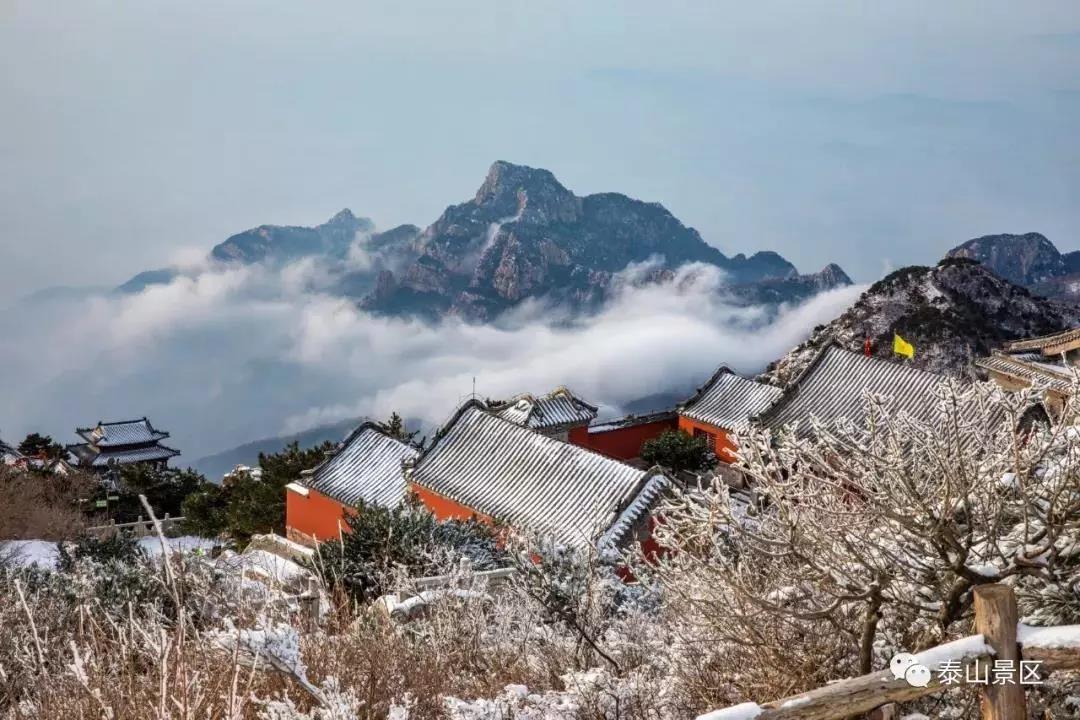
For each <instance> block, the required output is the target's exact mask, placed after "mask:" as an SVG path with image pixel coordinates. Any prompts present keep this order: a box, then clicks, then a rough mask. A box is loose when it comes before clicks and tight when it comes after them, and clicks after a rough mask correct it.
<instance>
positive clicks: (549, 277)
mask: <svg viewBox="0 0 1080 720" xmlns="http://www.w3.org/2000/svg"><path fill="white" fill-rule="evenodd" d="M414 247H415V249H416V252H417V257H416V259H415V260H414V261H413V262H412V263H410V264H409V265H408V266H407V267H405V268H404V269H403V270H402V271H400V272H396V273H395V272H386V273H383V275H382V276H381V277H380V278H379V280H378V284H377V287H376V289H375V291H374V292H373V293H372V294H371V295H370V296H369V297H368V298H367V299H366V300H365V305H366V306H367V307H368V308H370V309H372V310H375V311H380V312H388V313H399V312H403V311H404V312H410V313H417V312H419V313H421V314H428V315H435V316H437V315H442V314H446V313H451V314H457V315H461V316H464V317H467V318H470V319H480V320H483V319H488V318H490V317H492V316H494V315H496V314H498V313H499V312H500V311H502V310H504V309H506V308H508V307H511V306H513V305H514V304H516V303H518V302H520V301H521V300H523V299H525V298H529V297H539V296H553V297H556V298H558V299H562V300H568V301H572V302H576V303H579V304H582V303H585V304H587V303H591V302H595V301H596V300H597V299H598V298H602V297H603V296H604V294H605V292H606V290H607V289H608V288H609V287H610V284H611V282H612V279H613V276H614V275H615V274H616V273H618V272H619V271H621V270H623V269H625V268H626V267H627V266H628V265H630V264H632V263H641V262H645V261H648V260H650V259H654V258H659V259H660V262H661V265H662V267H664V268H668V269H670V268H675V267H678V266H680V265H683V264H685V263H690V262H701V263H708V264H711V265H715V266H717V267H719V268H721V269H723V270H724V271H725V272H726V273H727V275H728V277H729V278H730V280H731V283H732V285H733V286H735V287H740V286H753V285H756V284H759V283H768V284H770V286H771V288H772V291H771V293H766V294H771V296H772V297H773V298H778V299H786V300H794V299H802V298H804V297H807V296H808V295H810V294H813V293H814V292H817V291H818V290H819V289H827V287H835V286H836V284H845V283H850V280H848V279H847V276H846V275H844V273H843V271H840V272H839V273H838V274H837V273H832V272H826V273H824V274H819V275H817V276H813V277H809V278H804V276H800V275H799V274H798V271H797V270H796V269H795V267H794V266H793V265H792V264H791V263H790V262H788V261H787V260H785V259H784V258H783V257H781V256H780V255H778V254H776V253H774V252H758V253H755V254H753V255H751V256H750V257H746V256H745V255H743V254H738V255H735V256H732V257H728V256H727V255H725V254H724V253H722V252H721V251H720V250H718V249H716V248H715V247H713V246H711V245H709V244H708V243H706V242H705V241H704V240H703V239H702V238H701V236H700V235H699V234H698V232H697V231H696V230H694V229H693V228H688V227H686V226H685V225H683V224H682V223H681V222H679V220H678V219H676V218H675V217H674V216H673V215H672V214H671V213H670V212H668V211H667V210H666V209H665V208H664V207H663V206H662V205H659V204H658V203H647V202H642V201H640V200H634V199H632V198H629V197H627V196H625V195H620V194H618V193H600V194H596V195H588V196H585V197H578V196H576V195H574V194H573V193H572V192H571V191H570V190H568V189H566V188H565V187H564V186H563V185H562V184H561V183H559V181H558V180H557V179H556V178H555V176H554V175H552V174H551V173H550V172H549V171H547V170H540V169H534V168H530V167H525V166H522V165H513V164H511V163H507V162H501V161H500V162H496V163H494V164H493V165H492V166H491V169H490V170H489V171H488V174H487V177H486V178H485V180H484V182H483V184H482V185H481V186H480V189H479V190H477V192H476V195H475V196H474V197H473V198H472V199H471V200H468V201H466V202H463V203H460V204H458V205H452V206H450V207H448V208H447V209H446V211H445V212H443V214H442V216H441V217H440V218H439V219H438V220H436V221H435V222H434V223H432V224H431V225H430V226H428V227H427V228H426V229H425V230H424V231H423V232H422V233H421V234H420V235H419V236H418V237H417V238H416V240H415V242H414ZM838 269H839V268H837V270H838ZM788 281H794V282H788ZM747 294H748V295H754V293H753V292H752V291H748V293H747Z"/></svg>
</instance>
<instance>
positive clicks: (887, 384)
mask: <svg viewBox="0 0 1080 720" xmlns="http://www.w3.org/2000/svg"><path fill="white" fill-rule="evenodd" d="M944 381H945V378H944V377H942V376H940V375H936V374H934V373H930V372H926V371H925V370H919V369H917V368H913V367H911V366H910V365H905V364H902V363H897V362H889V361H887V360H878V359H876V358H870V357H866V356H865V355H862V354H861V353H853V352H848V351H847V350H844V349H843V348H841V347H839V346H838V345H836V344H835V343H829V344H828V345H826V346H825V347H824V348H823V349H822V350H821V352H819V353H818V355H817V357H816V358H814V361H813V362H811V363H810V365H809V366H808V367H807V368H806V369H805V370H803V372H802V373H801V374H800V375H799V376H798V377H797V378H795V380H793V381H792V382H791V384H790V385H788V387H787V388H786V389H785V390H784V392H783V394H782V395H781V397H780V399H779V400H777V401H776V403H774V404H773V405H772V407H770V408H769V409H768V410H766V411H765V412H764V413H762V414H761V416H759V418H758V421H759V422H760V423H761V424H762V425H764V426H766V427H769V428H774V429H775V428H780V427H783V426H785V425H789V424H792V423H795V422H798V423H799V427H800V434H806V433H808V432H809V431H810V428H809V420H810V418H811V417H816V418H817V419H818V420H820V421H821V422H823V423H832V422H834V421H836V420H839V419H840V418H847V419H848V420H850V421H852V422H853V423H855V424H856V425H859V424H861V423H862V422H863V420H864V419H865V412H866V408H865V402H864V398H863V394H864V393H865V392H872V393H875V394H880V395H886V396H889V397H891V398H892V401H893V408H894V409H895V410H896V411H898V412H899V411H905V412H907V413H908V414H910V415H912V416H913V417H915V418H926V419H929V418H930V417H931V416H932V414H933V413H934V410H935V408H936V407H937V402H936V398H935V396H934V390H935V389H936V388H937V387H938V386H939V385H940V384H941V383H942V382H944Z"/></svg>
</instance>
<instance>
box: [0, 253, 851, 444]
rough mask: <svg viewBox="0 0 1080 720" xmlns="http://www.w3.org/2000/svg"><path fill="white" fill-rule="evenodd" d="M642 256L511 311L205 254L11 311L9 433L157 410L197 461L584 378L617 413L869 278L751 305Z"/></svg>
mask: <svg viewBox="0 0 1080 720" xmlns="http://www.w3.org/2000/svg"><path fill="white" fill-rule="evenodd" d="M648 269H649V268H648V267H641V266H639V267H635V268H630V269H628V270H627V271H626V273H625V274H624V277H623V278H621V280H622V282H619V283H617V286H618V288H619V289H618V290H617V291H616V292H615V294H614V297H613V298H612V300H611V301H610V302H609V303H608V304H607V305H606V306H605V307H604V309H602V310H601V311H600V312H598V313H596V314H593V315H590V316H588V317H574V316H569V315H567V314H565V313H564V312H562V311H560V310H558V309H556V308H552V307H550V306H547V305H545V304H544V303H543V302H539V301H533V302H527V303H525V304H523V305H522V306H520V307H518V308H517V309H515V310H514V311H512V312H510V313H508V314H506V315H504V316H503V317H501V318H500V319H499V321H498V322H496V323H492V324H488V325H471V324H467V323H464V322H462V321H460V320H457V319H447V320H444V321H442V322H440V323H437V324H431V323H425V322H421V321H418V320H410V319H399V318H385V317H376V316H373V315H371V314H368V313H366V312H364V311H362V310H360V309H358V308H357V307H356V306H355V304H353V303H352V302H351V301H349V300H347V299H343V298H342V297H340V296H337V295H334V294H333V293H331V292H328V291H327V290H326V288H327V287H328V286H329V283H328V281H327V278H326V277H325V273H326V269H325V267H323V266H321V265H320V264H319V263H317V262H313V261H311V260H310V259H307V260H300V261H297V262H294V263H291V264H288V265H285V266H283V267H271V266H265V265H254V266H246V267H222V266H217V267H213V266H206V267H200V268H197V269H195V270H192V268H188V271H187V272H186V273H185V274H184V275H182V276H180V277H178V278H176V279H175V280H174V281H173V282H171V283H169V284H167V285H158V286H152V287H149V288H147V289H146V290H145V291H143V292H141V293H138V294H133V295H122V294H115V293H103V294H97V295H91V296H89V297H85V298H78V299H75V298H68V299H59V300H51V301H47V300H46V301H41V300H39V301H35V302H33V303H29V302H23V303H21V304H19V305H18V306H16V307H15V308H14V309H11V310H9V311H7V312H5V313H3V314H2V315H0V338H2V340H0V368H3V370H2V372H0V391H2V394H3V398H4V402H3V403H2V406H0V437H4V438H5V439H7V440H8V441H9V442H11V441H17V440H18V439H19V438H21V437H22V436H23V434H25V433H26V432H29V431H40V432H46V433H48V434H51V435H53V436H54V437H56V438H57V439H59V440H60V441H62V442H74V441H75V436H74V428H75V427H76V426H77V425H79V426H85V425H89V424H93V423H95V422H97V421H98V420H114V419H126V418H133V417H142V416H144V415H146V416H148V417H150V418H151V420H152V421H153V422H154V423H155V425H157V426H159V427H161V428H164V429H167V430H169V431H171V432H172V438H171V439H170V440H169V442H170V444H172V445H173V446H175V447H177V448H179V449H180V450H182V451H183V458H182V459H181V460H182V461H187V462H194V461H195V460H196V459H198V458H199V457H201V456H203V455H206V454H209V453H213V452H217V451H220V450H223V449H227V448H230V447H234V446H236V445H239V444H241V443H244V442H248V441H251V440H254V439H257V438H261V437H268V436H273V435H278V434H283V433H291V432H298V431H300V430H304V429H308V428H311V427H316V426H319V425H323V424H327V423H330V422H336V421H341V420H345V419H350V418H358V417H364V416H367V417H373V418H385V417H386V416H388V415H389V414H390V413H391V412H394V411H396V412H398V413H400V414H401V415H403V416H405V417H407V418H415V419H418V420H421V421H422V422H423V423H425V424H426V425H427V427H428V428H430V427H432V426H435V425H437V424H439V423H441V422H443V421H444V420H446V419H447V418H448V417H449V416H450V415H451V414H452V413H453V411H454V409H455V407H456V406H457V405H458V403H460V402H461V401H462V400H463V399H464V398H466V397H467V396H469V395H470V393H471V392H472V391H473V387H474V382H475V388H476V393H477V394H478V395H479V396H481V397H490V398H505V397H508V396H510V395H513V394H515V393H519V392H536V393H540V392H545V391H547V390H550V389H552V388H553V387H555V386H558V385H567V386H569V387H571V388H572V389H573V390H574V391H575V392H577V393H578V394H579V395H581V396H582V397H584V398H586V399H588V400H590V401H592V402H594V403H596V404H598V405H600V406H601V408H602V413H603V414H604V415H607V416H614V415H617V414H619V413H620V412H622V410H623V408H624V406H625V404H626V403H629V402H632V401H634V400H637V399H640V398H643V397H647V396H651V395H655V394H664V393H684V394H685V393H688V392H690V391H692V389H693V388H694V387H695V385H697V384H700V383H701V382H702V381H704V380H705V379H706V378H707V377H708V376H709V375H710V374H711V373H712V372H713V371H714V370H715V368H716V367H717V366H718V365H720V364H727V365H729V366H731V367H732V368H734V369H735V370H737V371H740V372H743V373H754V372H757V371H760V370H761V369H762V368H764V366H765V365H766V364H767V363H768V362H769V361H771V360H773V359H776V358H777V357H779V356H781V355H783V354H784V353H785V352H787V351H788V350H789V349H790V348H791V347H792V346H794V345H795V344H797V343H798V342H800V341H802V340H803V339H805V337H806V336H807V335H809V333H810V332H811V330H812V329H813V328H814V326H816V325H818V324H820V323H824V322H827V321H829V320H830V319H832V318H834V317H835V316H837V315H838V314H840V313H841V312H842V311H843V310H844V309H845V308H846V307H847V306H848V305H850V304H851V303H852V302H853V301H854V300H855V298H856V297H857V296H858V294H859V292H860V291H861V290H862V288H861V287H857V286H856V287H849V288H842V289H838V290H833V291H830V292H826V293H823V294H821V295H819V296H817V297H815V298H813V299H811V300H809V301H807V302H805V303H802V304H800V305H796V306H790V307H787V306H785V307H781V308H780V309H779V311H776V310H775V309H772V310H769V309H766V308H762V307H749V308H748V307H741V306H738V305H736V304H734V303H732V302H731V301H730V300H728V299H727V298H726V297H725V293H724V291H723V277H722V276H721V274H720V272H719V271H718V270H717V269H716V268H713V267H711V266H702V265H689V266H685V267H683V268H682V269H680V270H679V271H678V272H677V273H676V276H675V278H674V280H673V281H672V282H670V283H665V284H663V285H657V284H649V283H642V282H639V280H640V278H641V277H642V276H643V275H644V274H645V272H646V271H647V270H648Z"/></svg>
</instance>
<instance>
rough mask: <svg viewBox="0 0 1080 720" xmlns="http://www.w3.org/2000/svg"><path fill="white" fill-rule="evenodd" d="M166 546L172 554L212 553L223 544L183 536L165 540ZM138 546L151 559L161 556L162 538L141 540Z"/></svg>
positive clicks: (192, 536) (150, 537) (152, 536)
mask: <svg viewBox="0 0 1080 720" xmlns="http://www.w3.org/2000/svg"><path fill="white" fill-rule="evenodd" d="M165 544H166V546H167V547H168V549H169V552H170V553H178V552H196V551H199V550H202V551H204V552H210V550H211V549H212V548H213V547H214V545H220V544H221V542H220V541H215V540H211V539H209V538H202V537H196V536H194V535H182V536H180V537H174V538H165ZM138 545H139V547H140V548H142V549H143V551H144V552H146V554H147V555H150V556H151V557H156V556H158V555H161V538H159V537H158V536H156V535H147V536H146V537H144V538H139V540H138Z"/></svg>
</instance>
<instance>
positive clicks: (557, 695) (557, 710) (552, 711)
mask: <svg viewBox="0 0 1080 720" xmlns="http://www.w3.org/2000/svg"><path fill="white" fill-rule="evenodd" d="M578 702H579V698H578V697H577V694H576V693H572V692H545V693H530V692H529V688H527V687H525V686H524V685H507V686H506V687H505V688H504V689H503V691H502V692H501V693H500V694H499V695H498V697H496V698H494V699H492V700H484V699H481V700H460V699H458V698H455V697H448V698H446V700H445V705H446V712H447V715H448V716H449V717H450V718H451V720H493V719H494V718H515V720H574V718H577V716H578V709H579V704H578Z"/></svg>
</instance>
